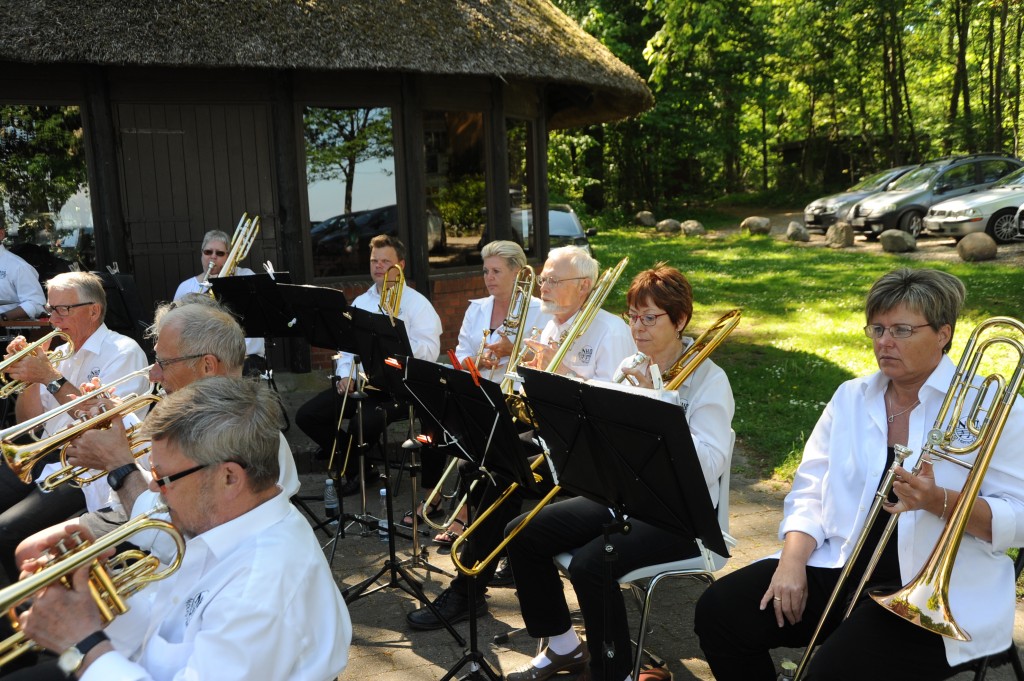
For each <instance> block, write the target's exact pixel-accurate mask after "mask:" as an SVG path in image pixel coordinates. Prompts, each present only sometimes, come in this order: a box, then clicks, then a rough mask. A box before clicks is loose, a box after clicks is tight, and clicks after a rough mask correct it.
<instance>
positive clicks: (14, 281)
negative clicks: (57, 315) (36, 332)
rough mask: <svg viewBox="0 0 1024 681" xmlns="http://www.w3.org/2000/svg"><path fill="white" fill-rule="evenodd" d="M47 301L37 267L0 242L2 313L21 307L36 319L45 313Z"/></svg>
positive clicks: (0, 310) (0, 300) (0, 302)
mask: <svg viewBox="0 0 1024 681" xmlns="http://www.w3.org/2000/svg"><path fill="white" fill-rule="evenodd" d="M45 303H46V294H44V293H43V287H42V286H41V285H40V284H39V273H38V272H36V268H34V267H32V265H29V264H28V263H27V262H25V261H24V260H22V259H21V258H19V257H18V256H16V255H14V254H13V253H11V252H10V251H9V250H7V249H6V248H5V247H4V246H3V244H0V313H4V312H10V311H11V310H13V309H14V308H16V307H20V308H21V309H22V310H24V311H25V314H27V315H28V316H29V317H31V318H32V319H35V318H36V317H38V316H39V315H41V314H42V313H43V305H44V304H45Z"/></svg>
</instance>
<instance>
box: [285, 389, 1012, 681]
mask: <svg viewBox="0 0 1024 681" xmlns="http://www.w3.org/2000/svg"><path fill="white" fill-rule="evenodd" d="M318 381H323V382H324V384H326V379H325V378H322V377H317V376H315V375H313V374H308V375H303V376H292V375H288V374H284V375H280V376H279V377H278V385H279V388H280V389H281V393H282V397H283V398H284V401H285V404H286V406H287V408H288V410H289V413H290V415H294V413H295V410H296V409H297V408H298V406H299V405H300V404H302V402H304V401H305V400H306V399H308V397H309V396H311V394H312V392H311V390H312V389H314V388H317V387H319V384H318ZM397 435H398V433H397V431H396V436H397ZM401 435H403V436H404V432H403V433H401ZM288 439H289V441H290V442H291V443H292V446H293V449H295V450H296V451H297V452H300V453H299V454H298V456H297V460H298V462H299V464H300V470H301V471H305V472H303V473H302V475H301V478H302V486H303V493H304V494H310V495H312V496H315V497H318V496H319V495H320V494H321V493H322V490H323V480H324V475H323V473H322V472H318V470H319V469H322V464H317V463H316V462H314V461H311V460H310V459H309V457H308V456H306V455H304V454H303V453H302V452H304V451H306V450H307V449H308V448H309V445H310V442H309V440H308V439H307V438H305V436H304V435H302V433H301V432H300V431H299V430H298V428H296V427H294V426H293V427H292V428H291V429H290V431H289V432H288ZM740 451H741V449H740ZM737 456H738V457H739V459H740V460H737V461H735V462H734V466H733V471H734V472H733V478H732V489H731V494H730V514H729V515H730V533H731V534H732V535H733V536H735V537H736V539H737V540H738V545H737V547H736V549H735V550H734V551H733V557H732V559H731V560H730V561H729V563H728V564H727V566H726V567H725V569H724V571H723V574H724V573H725V572H729V571H731V570H734V569H737V568H739V567H742V566H743V565H746V564H747V563H749V562H751V561H753V560H756V559H757V558H760V557H762V556H765V555H768V554H770V553H772V552H773V551H775V550H776V549H777V548H778V547H779V542H778V540H777V539H776V532H777V529H778V523H779V519H780V517H781V510H782V499H783V497H784V495H785V493H786V489H785V486H783V485H779V484H776V483H772V482H771V481H767V482H766V481H760V480H754V479H750V478H745V477H743V475H742V471H743V470H745V467H744V466H742V460H741V459H742V454H738V455H737ZM357 504H358V497H346V498H345V499H344V500H343V510H344V511H346V512H355V511H356V510H357V509H356V508H355V507H356V506H357ZM311 507H312V508H313V510H314V511H315V512H316V513H320V512H321V507H322V505H321V504H320V503H318V502H312V503H311ZM410 507H411V499H410V496H409V486H408V479H407V478H405V479H404V480H403V482H402V486H401V488H400V490H399V492H398V497H397V501H396V513H404V511H405V510H407V509H409V508H410ZM375 508H376V502H375V501H373V502H371V505H370V507H369V509H368V510H369V511H370V512H371V513H373V512H374V509H375ZM320 536H321V537H323V535H320ZM424 542H425V543H426V545H427V549H426V561H427V562H428V563H429V564H430V565H432V566H435V567H437V568H439V569H443V570H445V571H447V572H449V573H450V572H451V571H452V570H453V566H452V563H451V559H450V556H449V555H448V553H447V551H446V550H439V547H437V546H436V545H433V544H432V542H431V541H430V539H429V538H427V539H424ZM411 547H412V543H411V542H410V541H407V540H400V541H398V542H397V553H398V558H399V560H409V559H410V558H411V555H412V553H411ZM326 551H327V553H328V555H329V553H330V547H327V548H326ZM387 551H388V545H387V543H386V542H381V541H379V539H378V538H377V536H376V533H371V534H370V535H369V536H360V530H359V527H358V526H354V527H350V528H349V531H348V532H347V533H346V537H345V538H344V539H341V540H340V541H339V542H338V547H337V552H336V555H335V556H334V562H333V565H332V567H333V569H334V573H335V575H336V577H337V580H338V584H339V587H340V588H345V587H348V586H352V585H354V584H357V583H359V582H360V581H362V580H363V579H365V578H366V577H369V576H371V575H373V574H375V573H376V572H377V571H378V570H379V569H381V568H382V567H384V565H385V560H386V559H387V557H388V556H387ZM408 567H409V569H410V571H411V572H412V574H414V575H415V576H417V577H418V578H419V580H420V582H421V584H422V587H423V589H424V591H425V592H426V594H427V595H428V597H431V598H432V597H433V596H436V595H437V594H438V593H439V592H440V591H441V590H442V589H443V588H444V587H445V586H447V584H448V580H449V577H447V576H445V575H443V574H440V573H437V572H433V571H430V570H428V569H426V568H424V567H422V566H414V565H413V566H408ZM389 577H390V575H387V576H385V578H384V579H383V580H382V582H381V583H383V584H387V583H388V582H389V581H390V580H389ZM702 589H703V587H702V586H700V585H699V584H696V583H691V582H690V580H671V581H667V582H665V583H663V584H662V585H661V586H659V590H658V593H659V596H658V598H657V601H656V603H655V606H654V610H653V616H652V621H653V622H654V629H653V631H652V633H651V634H650V635H649V636H648V649H649V650H651V651H652V652H654V653H655V654H657V655H659V656H660V657H662V658H663V659H665V660H666V662H667V663H668V666H669V669H670V670H671V671H672V673H673V674H674V677H675V679H676V680H677V681H687V680H696V679H700V680H702V681H704V680H710V679H712V676H711V673H710V671H709V670H708V667H707V665H706V664H705V663H704V661H703V659H702V657H701V652H700V647H699V646H698V645H697V641H696V638H695V636H694V635H693V605H694V602H695V601H696V599H697V598H698V597H699V595H700V593H701V591H702ZM566 593H567V595H568V597H569V599H570V604H572V605H574V602H573V593H572V589H571V587H569V588H567V590H566ZM487 601H488V610H489V612H488V613H487V614H486V615H484V616H482V617H481V618H480V619H479V622H478V640H479V644H478V650H480V651H481V652H482V654H483V657H484V660H485V661H486V663H487V664H488V665H489V666H490V667H491V668H492V669H494V670H495V671H496V672H497V673H498V674H502V673H503V672H507V671H510V670H511V669H514V668H516V667H517V666H519V665H521V664H523V663H524V662H526V661H527V660H528V659H529V658H530V657H532V655H533V654H535V643H534V641H532V640H531V639H529V638H528V637H527V636H525V635H521V636H519V637H518V638H513V640H512V642H511V643H510V644H507V645H500V646H499V645H495V644H493V643H492V639H493V637H494V635H495V634H499V633H507V632H509V631H510V630H512V629H515V628H517V627H520V626H522V618H521V617H520V614H519V605H518V601H517V600H516V597H515V593H514V591H513V590H512V589H508V588H500V589H491V590H490V593H489V594H488V598H487ZM627 602H631V601H627ZM416 607H418V604H417V603H416V601H415V599H414V598H413V597H412V596H411V595H409V594H408V593H406V592H405V591H404V590H403V589H401V588H398V587H386V588H384V589H382V590H381V591H378V592H376V593H373V594H370V595H368V596H366V597H364V598H361V599H359V600H357V601H355V602H354V603H352V604H351V605H350V607H349V610H350V613H351V615H352V620H353V623H354V637H353V642H352V649H351V658H350V663H349V667H348V669H346V671H345V672H344V673H343V674H342V675H341V677H339V678H340V679H342V680H343V681H344V680H345V679H375V680H380V681H406V680H421V679H422V680H428V679H440V678H442V677H444V676H445V674H446V673H447V672H448V671H449V670H452V669H453V668H454V667H455V666H456V665H457V664H458V663H459V661H460V660H461V659H462V658H463V654H464V651H465V648H464V647H463V646H460V645H459V644H458V643H456V641H455V639H454V638H453V637H452V636H451V635H450V634H449V633H448V632H447V631H444V630H441V631H437V632H413V631H411V630H410V629H408V628H407V627H406V624H405V616H406V614H407V613H409V612H410V611H412V610H413V609H415V608H416ZM631 621H632V622H633V625H632V626H633V627H635V626H636V622H637V615H636V609H635V608H631ZM456 629H457V630H458V631H459V632H460V633H461V634H462V635H463V636H464V637H466V638H467V640H468V636H469V627H468V623H466V622H463V623H461V624H458V625H456ZM1015 639H1016V640H1017V641H1018V645H1020V644H1022V643H1024V609H1022V608H1021V607H1020V606H1018V616H1017V627H1016V631H1015ZM799 654H800V651H785V650H783V651H779V654H778V657H779V658H782V657H790V658H792V659H798V657H799ZM469 671H470V668H469V667H468V666H463V667H461V668H459V669H458V672H457V673H456V674H455V678H461V677H463V676H465V675H466V674H467V673H468V672H469ZM956 678H957V679H968V678H971V676H970V675H968V674H962V675H960V676H958V677H956ZM988 678H989V679H992V680H994V681H1001V680H1003V679H1012V678H1013V675H1012V671H1011V669H1010V667H1009V666H1005V667H1001V668H998V669H996V670H993V671H992V672H990V673H989V676H988Z"/></svg>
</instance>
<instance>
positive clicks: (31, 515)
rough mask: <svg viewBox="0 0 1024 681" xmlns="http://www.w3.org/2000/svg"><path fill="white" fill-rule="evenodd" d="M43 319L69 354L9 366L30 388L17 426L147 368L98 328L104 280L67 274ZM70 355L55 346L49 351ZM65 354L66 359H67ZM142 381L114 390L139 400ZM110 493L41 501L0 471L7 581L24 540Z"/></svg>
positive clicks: (100, 485)
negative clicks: (63, 339) (96, 385)
mask: <svg viewBox="0 0 1024 681" xmlns="http://www.w3.org/2000/svg"><path fill="white" fill-rule="evenodd" d="M46 289H47V299H48V303H47V304H46V306H45V310H46V312H48V313H49V315H50V324H51V325H52V326H53V327H54V328H55V329H59V330H61V331H63V332H64V333H65V334H67V336H68V338H70V340H71V344H73V347H74V354H73V355H71V356H70V357H69V358H68V359H65V360H63V361H60V362H58V363H57V364H56V365H54V364H51V363H50V361H49V359H48V358H47V357H46V353H45V352H38V353H35V354H31V355H27V356H26V357H24V358H23V359H21V360H19V361H18V362H16V363H15V364H14V365H13V366H12V367H11V368H10V369H9V370H8V374H9V375H10V377H11V378H12V379H15V380H19V381H24V382H26V383H29V384H31V385H29V386H28V388H26V389H25V390H24V391H23V392H22V393H21V395H19V396H18V402H17V404H16V405H15V412H16V414H17V417H18V421H19V422H23V421H25V420H27V419H31V418H33V417H35V416H38V415H40V414H42V413H44V412H47V411H49V410H51V409H54V408H56V407H57V406H59V405H60V404H64V403H66V402H69V401H71V400H73V399H74V398H76V397H79V396H80V394H81V390H82V388H81V386H82V385H83V384H89V383H90V382H92V381H93V380H94V379H95V380H96V381H98V382H100V383H102V384H108V383H111V382H113V381H114V380H116V379H119V378H121V377H123V376H125V375H127V374H130V373H132V372H137V371H139V370H141V369H144V368H145V367H146V364H147V362H146V354H145V353H144V352H143V351H142V348H140V347H139V344H138V343H136V342H135V341H134V340H132V339H131V338H128V337H127V336H123V335H121V334H119V333H116V332H114V331H111V330H110V329H108V328H107V326H106V325H105V324H104V317H105V315H106V307H107V298H106V294H105V293H104V291H103V280H102V279H100V278H99V277H98V276H97V275H95V274H92V273H89V272H66V273H64V274H58V275H57V276H56V277H54V278H53V279H50V280H49V281H48V282H46ZM26 344H27V343H26V341H25V339H24V338H23V337H21V336H19V337H18V338H16V339H14V340H13V341H11V343H10V344H9V345H8V346H7V352H8V354H10V353H13V352H17V351H18V350H20V349H22V348H24V347H25V346H26ZM62 349H63V350H70V348H68V347H67V345H61V346H58V347H57V348H56V351H61V350H62ZM67 354H70V352H68V353H67ZM148 390H149V380H148V379H147V378H146V376H145V375H143V374H139V375H138V376H137V377H136V378H135V379H132V380H130V381H126V382H125V383H124V384H122V385H121V386H120V387H119V390H118V392H119V393H120V394H122V395H127V394H129V393H137V394H143V393H145V392H147V391H148ZM71 422H72V417H71V415H69V414H64V415H61V416H57V417H55V418H52V419H50V420H49V421H47V422H46V425H45V427H44V435H50V434H53V433H55V432H57V431H58V430H60V429H62V428H64V427H66V426H67V425H69V424H70V423H71ZM59 467H60V464H59V463H49V464H48V465H46V466H43V467H42V470H41V471H38V470H37V471H35V472H36V473H37V475H36V480H37V481H40V480H43V479H44V478H45V477H46V476H48V475H49V474H50V473H52V472H54V471H55V470H57V469H58V468H59ZM109 496H110V487H109V486H108V485H107V482H106V480H105V479H103V478H101V479H99V480H97V481H95V482H92V483H88V484H86V485H83V486H82V488H81V489H78V488H76V487H73V486H71V485H62V486H60V487H58V488H57V489H56V490H54V491H53V492H50V493H48V494H44V493H43V492H41V491H40V490H39V488H38V487H37V486H36V485H26V484H25V483H24V482H22V481H21V480H20V479H18V477H17V476H16V475H14V473H13V472H11V470H10V468H9V467H7V466H2V467H0V511H2V513H0V564H2V565H3V567H4V568H5V570H6V571H7V573H8V577H9V578H11V579H14V578H16V577H17V574H18V572H17V569H16V567H15V565H14V563H13V554H14V549H15V547H16V546H17V545H18V542H20V541H21V540H22V539H24V538H25V537H27V536H29V535H31V534H32V533H33V532H36V531H38V530H40V529H42V528H44V527H47V526H49V525H52V524H53V523H56V522H58V521H60V520H62V519H64V518H67V517H68V516H70V515H72V514H73V513H75V512H76V511H80V510H81V509H82V508H83V507H85V508H87V509H89V510H95V509H97V508H100V507H101V506H103V505H105V504H106V503H107V500H108V498H109Z"/></svg>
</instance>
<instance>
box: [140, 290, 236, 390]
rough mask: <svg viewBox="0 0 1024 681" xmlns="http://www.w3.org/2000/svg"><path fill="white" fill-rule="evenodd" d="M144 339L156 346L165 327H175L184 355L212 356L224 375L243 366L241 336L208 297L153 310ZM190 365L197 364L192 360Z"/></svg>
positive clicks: (197, 296) (194, 297) (226, 314)
mask: <svg viewBox="0 0 1024 681" xmlns="http://www.w3.org/2000/svg"><path fill="white" fill-rule="evenodd" d="M154 320H155V321H154V322H153V325H152V326H151V327H149V331H148V335H149V336H150V337H151V338H156V339H157V342H159V338H160V333H161V331H162V330H163V329H165V328H167V325H168V324H174V325H176V326H177V327H178V332H179V336H180V338H179V341H178V350H179V351H180V352H181V354H182V356H185V355H213V356H214V357H216V358H217V359H218V360H220V361H221V362H222V363H223V364H224V366H225V369H226V371H227V373H229V374H230V373H235V372H237V371H239V370H241V368H242V364H243V363H244V362H245V333H244V332H243V331H242V327H241V326H239V324H238V322H237V321H236V320H235V318H234V317H233V316H232V315H231V314H230V313H229V312H228V311H227V309H226V308H225V307H224V306H223V305H221V304H220V303H218V302H217V301H216V300H214V299H213V298H211V297H210V296H207V295H203V294H201V293H190V294H188V295H187V296H184V297H182V298H181V300H177V301H175V302H173V303H165V304H163V305H161V306H160V307H158V308H157V310H156V313H155V315H154ZM192 361H193V362H195V361H198V358H197V359H196V360H192Z"/></svg>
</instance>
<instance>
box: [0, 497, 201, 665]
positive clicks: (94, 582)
mask: <svg viewBox="0 0 1024 681" xmlns="http://www.w3.org/2000/svg"><path fill="white" fill-rule="evenodd" d="M166 512H167V507H166V506H164V505H162V504H161V505H158V506H156V507H154V508H153V509H151V510H149V511H147V512H146V513H143V514H141V515H138V516H136V517H134V518H132V519H131V520H129V521H128V522H127V523H125V524H124V525H122V526H121V527H119V528H117V529H116V530H114V531H113V532H110V533H109V534H106V535H104V536H102V537H100V538H99V539H97V540H95V541H93V542H83V541H81V539H80V538H79V537H78V536H77V535H75V536H74V539H76V540H77V541H78V544H77V545H76V546H73V547H71V548H67V547H66V546H65V545H64V542H63V541H61V542H60V543H59V544H58V546H57V550H58V551H60V552H61V555H59V556H57V557H56V558H55V559H54V560H53V562H51V563H50V564H49V565H47V566H46V567H44V568H42V569H41V570H39V571H38V572H36V573H35V574H32V575H30V576H28V577H26V578H25V579H23V580H21V581H19V582H15V583H14V584H12V585H10V586H8V587H6V588H4V589H2V590H0V609H2V610H4V611H6V612H7V613H8V617H9V618H10V621H11V625H12V627H13V628H14V632H15V633H14V634H13V635H11V636H8V637H7V638H6V639H5V640H4V641H2V642H0V666H3V665H4V664H7V663H8V662H10V661H11V660H13V659H14V658H16V657H18V656H19V655H21V654H22V653H24V652H25V651H27V650H31V649H32V648H33V646H34V644H33V643H32V641H31V640H30V639H28V637H26V636H25V632H23V631H21V630H20V624H19V622H18V616H17V612H16V608H17V607H18V606H19V605H21V604H23V603H25V602H26V601H28V600H29V599H30V598H32V596H34V595H35V594H36V593H38V592H39V591H40V590H42V589H44V588H46V587H49V586H52V585H54V584H64V585H67V584H69V583H70V579H71V575H72V574H73V573H74V572H75V571H76V570H78V569H79V568H82V567H85V566H86V565H90V564H92V567H91V569H90V570H91V574H90V577H89V584H90V591H91V592H92V596H93V600H94V601H95V602H96V606H97V607H98V608H99V610H100V616H101V617H102V618H103V622H104V624H106V623H108V622H110V621H111V620H113V619H114V618H115V617H117V616H118V615H123V614H124V613H126V612H128V604H127V603H125V599H127V598H128V597H129V596H131V595H132V594H134V593H136V592H138V591H139V590H141V589H143V588H144V587H145V586H146V585H148V584H150V583H151V582H155V581H158V580H161V579H164V578H165V577H168V576H170V575H171V574H172V573H174V572H175V571H176V570H177V569H178V568H179V567H180V566H181V560H182V557H183V556H184V555H185V540H184V539H183V538H182V536H181V533H180V532H178V530H177V529H175V527H174V526H173V525H171V524H170V523H168V522H166V521H164V520H159V519H156V518H153V517H152V516H154V515H156V514H158V513H166ZM147 530H158V531H161V532H166V533H167V534H169V535H170V536H171V538H172V540H173V541H174V543H175V545H176V547H177V554H176V555H175V557H174V560H173V561H172V562H171V564H170V565H168V566H167V567H165V568H163V569H159V568H160V561H159V559H157V558H156V557H155V556H151V555H146V554H144V553H143V552H141V551H137V550H131V551H124V552H122V553H119V554H117V555H116V556H114V557H113V558H111V559H109V560H107V561H105V562H103V561H101V556H102V555H103V554H104V553H105V552H107V551H108V550H110V549H112V548H114V547H115V546H117V545H118V544H120V543H122V542H124V541H126V540H128V539H129V538H131V537H132V536H134V535H135V534H137V533H139V532H143V531H147Z"/></svg>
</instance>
